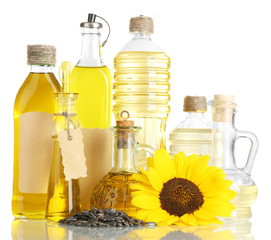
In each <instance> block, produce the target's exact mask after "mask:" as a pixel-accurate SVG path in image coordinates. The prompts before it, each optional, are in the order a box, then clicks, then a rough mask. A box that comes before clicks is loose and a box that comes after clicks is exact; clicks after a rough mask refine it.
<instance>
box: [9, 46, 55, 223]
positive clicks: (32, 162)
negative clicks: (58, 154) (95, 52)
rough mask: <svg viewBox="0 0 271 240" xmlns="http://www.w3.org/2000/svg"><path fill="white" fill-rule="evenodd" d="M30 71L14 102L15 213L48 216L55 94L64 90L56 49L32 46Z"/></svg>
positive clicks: (30, 50)
mask: <svg viewBox="0 0 271 240" xmlns="http://www.w3.org/2000/svg"><path fill="white" fill-rule="evenodd" d="M27 59H28V60H27V63H28V65H30V66H31V70H30V73H29V75H28V77H27V78H26V80H25V81H24V83H23V85H22V86H21V88H20V89H19V92H18V94H17V96H16V100H15V105H14V172H13V197H12V212H13V215H14V216H15V217H17V218H44V217H45V205H46V198H47V186H48V178H49V171H50V163H51V150H52V145H53V141H52V138H51V136H50V133H51V122H52V118H53V114H54V96H53V95H54V93H57V92H59V91H60V85H59V83H58V81H57V79H56V78H55V76H54V74H53V72H52V67H54V66H55V63H56V49H55V47H54V46H49V45H29V46H28V47H27Z"/></svg>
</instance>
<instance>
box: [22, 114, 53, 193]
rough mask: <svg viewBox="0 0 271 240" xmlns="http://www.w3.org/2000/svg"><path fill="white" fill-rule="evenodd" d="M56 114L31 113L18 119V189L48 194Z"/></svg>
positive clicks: (24, 191) (25, 191) (23, 191)
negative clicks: (52, 126)
mask: <svg viewBox="0 0 271 240" xmlns="http://www.w3.org/2000/svg"><path fill="white" fill-rule="evenodd" d="M52 118H53V115H52V114H50V113H45V112H28V113H24V114H22V115H21V116H20V118H19V190H20V192H22V193H47V186H48V180H49V172H50V163H51V157H52V156H51V154H52V147H53V139H52V137H51V125H52Z"/></svg>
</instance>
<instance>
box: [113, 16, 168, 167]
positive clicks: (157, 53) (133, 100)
mask: <svg viewBox="0 0 271 240" xmlns="http://www.w3.org/2000/svg"><path fill="white" fill-rule="evenodd" d="M130 33H131V34H132V39H131V40H130V41H129V42H128V43H127V44H126V45H125V46H124V48H123V49H122V50H121V51H120V52H119V53H118V54H117V56H116V57H115V60H114V65H115V75H114V80H115V82H114V85H113V91H114V95H113V101H114V106H113V112H114V115H115V118H116V120H120V113H121V111H122V109H126V110H127V111H129V113H130V115H131V119H132V120H134V122H135V125H136V126H140V127H142V131H141V132H140V133H139V136H138V138H139V142H141V143H145V144H149V145H151V146H152V147H154V148H156V149H159V148H160V147H165V129H166V121H167V117H168V114H169V111H170V107H169V98H170V96H169V76H170V75H169V67H170V59H169V57H168V56H167V54H166V53H165V52H164V51H163V50H162V49H161V48H160V47H159V46H157V45H156V43H154V42H153V41H152V39H151V37H150V36H151V34H152V33H153V20H152V19H151V18H150V17H145V16H139V17H136V18H131V20H130ZM146 157H147V156H146V153H140V156H139V163H138V166H140V167H143V168H147V163H146V161H145V160H146Z"/></svg>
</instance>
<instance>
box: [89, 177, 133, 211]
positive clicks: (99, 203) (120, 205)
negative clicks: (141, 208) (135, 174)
mask: <svg viewBox="0 0 271 240" xmlns="http://www.w3.org/2000/svg"><path fill="white" fill-rule="evenodd" d="M133 183H136V181H135V180H133V178H132V174H131V173H130V174H129V173H128V174H120V173H111V172H109V173H108V174H106V175H105V176H104V177H103V179H102V180H101V181H100V183H99V184H97V185H96V187H95V189H94V191H93V193H92V197H91V201H90V206H91V207H97V208H100V209H105V208H111V209H113V208H114V209H116V210H117V211H124V212H126V213H127V214H128V215H129V216H135V214H136V212H137V211H138V209H137V208H136V207H135V206H133V205H132V204H131V201H132V190H131V189H130V186H131V185H132V184H133Z"/></svg>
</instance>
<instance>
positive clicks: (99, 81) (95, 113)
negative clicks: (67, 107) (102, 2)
mask: <svg viewBox="0 0 271 240" xmlns="http://www.w3.org/2000/svg"><path fill="white" fill-rule="evenodd" d="M96 17H98V16H96V15H95V14H89V16H88V22H83V23H81V24H80V27H81V29H82V52H81V57H80V60H79V62H78V63H77V64H76V66H75V67H74V69H73V71H72V74H71V91H72V92H76V93H78V94H79V95H80V98H79V99H78V102H77V114H78V119H79V121H80V122H81V124H82V125H83V126H84V127H87V128H90V129H91V128H101V129H104V128H108V127H109V126H110V125H111V89H112V86H111V85H112V83H111V74H110V72H109V70H108V68H107V66H105V65H104V63H103V61H102V57H101V44H100V29H101V28H102V24H101V23H99V22H95V19H96ZM104 44H105V42H104V43H103V44H102V46H103V45H104Z"/></svg>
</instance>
